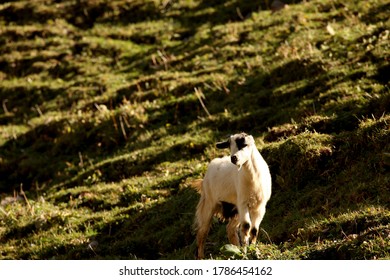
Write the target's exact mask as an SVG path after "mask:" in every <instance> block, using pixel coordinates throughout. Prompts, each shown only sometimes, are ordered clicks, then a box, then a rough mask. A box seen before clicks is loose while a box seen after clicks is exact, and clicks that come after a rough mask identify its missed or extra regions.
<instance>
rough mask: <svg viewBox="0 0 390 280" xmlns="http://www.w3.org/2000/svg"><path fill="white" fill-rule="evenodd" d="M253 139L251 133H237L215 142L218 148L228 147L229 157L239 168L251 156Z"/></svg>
mask: <svg viewBox="0 0 390 280" xmlns="http://www.w3.org/2000/svg"><path fill="white" fill-rule="evenodd" d="M254 144H255V140H254V139H253V137H252V136H251V135H248V134H245V133H239V134H234V135H231V136H230V137H229V138H228V139H227V140H226V141H224V142H219V143H217V148H218V149H225V148H230V159H231V161H232V163H233V164H235V165H237V166H238V167H239V168H241V166H242V165H243V164H244V163H245V162H247V161H248V160H249V158H250V156H251V153H252V148H253V145H254Z"/></svg>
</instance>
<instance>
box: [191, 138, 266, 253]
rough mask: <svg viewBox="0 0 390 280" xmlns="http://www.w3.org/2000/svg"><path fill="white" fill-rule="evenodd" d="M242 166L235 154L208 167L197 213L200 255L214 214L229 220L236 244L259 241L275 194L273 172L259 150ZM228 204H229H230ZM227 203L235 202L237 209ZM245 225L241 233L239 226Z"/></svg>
mask: <svg viewBox="0 0 390 280" xmlns="http://www.w3.org/2000/svg"><path fill="white" fill-rule="evenodd" d="M248 157H249V158H248V160H246V161H245V163H243V164H242V166H240V168H238V167H237V166H236V165H235V164H233V163H232V162H231V157H229V156H225V157H223V158H216V159H214V160H212V161H211V162H210V164H209V166H208V169H207V171H206V174H205V177H204V179H203V182H202V186H201V198H200V201H199V203H198V207H197V212H196V225H197V230H198V232H197V243H198V257H199V258H203V257H204V245H205V239H206V237H207V234H208V231H209V228H210V224H211V220H212V217H213V215H214V214H221V216H224V218H227V219H229V223H228V225H227V234H228V238H229V242H230V243H232V244H235V245H239V244H240V237H241V239H242V240H241V242H242V243H244V244H247V243H248V241H249V239H250V238H251V241H252V242H255V241H256V237H257V233H258V229H259V226H260V223H261V220H262V219H263V217H264V214H265V207H266V204H267V202H268V200H269V199H270V196H271V175H270V172H269V169H268V165H267V163H266V162H265V161H264V159H263V157H262V156H261V155H260V153H259V151H258V150H257V149H256V147H255V145H254V144H253V147H251V149H250V154H249V156H248ZM226 203H227V204H226ZM227 205H234V207H235V208H236V210H235V209H233V208H232V206H229V207H228V208H229V209H228V210H227V209H226V206H227ZM239 227H241V229H240V230H241V231H240V236H239V235H238V228H239Z"/></svg>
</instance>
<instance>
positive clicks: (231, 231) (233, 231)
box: [226, 215, 240, 246]
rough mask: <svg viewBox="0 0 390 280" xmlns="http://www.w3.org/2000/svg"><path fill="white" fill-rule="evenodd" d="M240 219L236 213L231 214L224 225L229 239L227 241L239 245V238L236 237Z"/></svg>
mask: <svg viewBox="0 0 390 280" xmlns="http://www.w3.org/2000/svg"><path fill="white" fill-rule="evenodd" d="M239 225H240V221H239V220H238V215H235V216H233V217H232V218H230V219H229V223H228V224H227V226H226V232H227V236H228V239H229V243H230V244H233V245H236V246H239V245H240V238H239V237H238V226H239Z"/></svg>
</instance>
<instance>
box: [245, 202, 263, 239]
mask: <svg viewBox="0 0 390 280" xmlns="http://www.w3.org/2000/svg"><path fill="white" fill-rule="evenodd" d="M249 214H250V217H251V221H252V228H251V230H250V243H252V244H254V243H256V240H257V235H258V233H259V228H260V223H261V221H262V220H263V217H264V214H265V204H261V205H259V207H256V208H253V209H249Z"/></svg>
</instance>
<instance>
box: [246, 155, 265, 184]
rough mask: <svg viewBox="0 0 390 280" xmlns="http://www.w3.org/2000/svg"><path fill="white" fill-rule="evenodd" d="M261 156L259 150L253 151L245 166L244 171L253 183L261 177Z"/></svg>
mask: <svg viewBox="0 0 390 280" xmlns="http://www.w3.org/2000/svg"><path fill="white" fill-rule="evenodd" d="M260 160H261V155H260V153H259V151H258V150H257V149H252V152H251V156H250V158H249V160H248V161H246V162H245V163H244V164H243V166H242V167H243V168H242V169H243V171H244V172H245V173H246V174H245V175H246V176H247V177H248V179H250V180H252V181H257V179H258V178H259V176H260V166H258V164H259V163H260Z"/></svg>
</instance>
